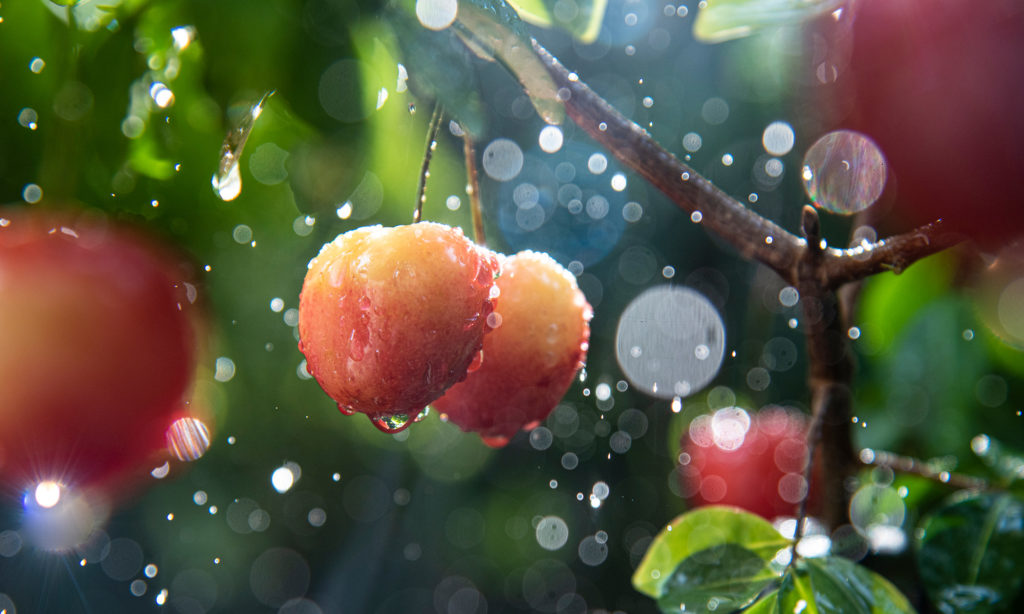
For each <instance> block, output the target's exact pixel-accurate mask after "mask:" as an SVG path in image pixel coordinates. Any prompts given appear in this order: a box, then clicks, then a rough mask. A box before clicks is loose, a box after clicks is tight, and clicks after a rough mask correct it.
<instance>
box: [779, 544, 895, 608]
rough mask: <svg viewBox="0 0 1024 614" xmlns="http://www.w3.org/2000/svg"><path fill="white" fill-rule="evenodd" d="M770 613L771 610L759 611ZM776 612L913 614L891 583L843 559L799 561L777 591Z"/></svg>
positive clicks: (823, 558) (832, 557)
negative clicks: (909, 613) (910, 613)
mask: <svg viewBox="0 0 1024 614" xmlns="http://www.w3.org/2000/svg"><path fill="white" fill-rule="evenodd" d="M761 611H764V612H770V611H772V610H761ZM777 611H780V612H803V613H805V614H833V613H834V614H902V613H908V612H914V608H913V607H911V605H910V602H909V601H907V598H906V597H904V596H903V593H901V592H900V591H899V590H898V589H897V588H896V587H895V586H893V585H892V583H891V582H889V581H888V580H886V579H885V578H883V577H882V576H880V575H878V574H876V573H874V572H873V571H871V570H869V569H867V568H865V567H861V566H860V565H857V564H856V563H854V562H853V561H849V560H847V559H844V558H840V557H836V556H829V557H822V558H814V559H800V560H799V561H798V562H797V564H796V565H795V568H794V569H790V570H789V571H788V572H787V573H786V577H785V578H783V580H782V586H780V587H779V596H778V604H777Z"/></svg>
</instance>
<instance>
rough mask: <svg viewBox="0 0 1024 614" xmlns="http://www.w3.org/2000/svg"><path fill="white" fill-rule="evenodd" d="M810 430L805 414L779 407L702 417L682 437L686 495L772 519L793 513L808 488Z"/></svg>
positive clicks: (695, 501)
mask: <svg viewBox="0 0 1024 614" xmlns="http://www.w3.org/2000/svg"><path fill="white" fill-rule="evenodd" d="M806 431H807V421H806V420H805V419H804V417H803V415H802V414H799V413H796V412H795V411H790V410H786V409H782V408H778V407H775V408H768V409H765V410H762V411H761V412H759V413H757V414H755V415H753V416H751V415H749V414H748V413H747V412H746V411H744V410H742V409H739V408H737V407H728V408H725V409H719V410H718V411H716V412H714V413H713V414H711V415H702V416H698V417H697V418H695V419H694V421H693V422H691V423H690V428H689V430H688V431H687V433H685V434H684V435H683V438H682V442H681V447H682V453H681V454H680V463H681V467H680V487H681V489H682V494H683V495H684V496H685V498H686V499H687V501H688V502H689V503H690V505H692V506H694V507H697V506H701V505H709V504H718V505H734V506H736V507H740V508H743V509H745V510H747V511H749V512H753V513H755V514H758V515H760V516H763V517H764V518H767V519H769V520H771V519H773V518H775V517H777V516H794V515H795V513H796V507H797V504H798V503H799V502H800V499H801V497H802V496H803V494H804V492H806V490H807V483H806V481H805V479H804V476H803V474H804V467H806V465H807V443H806ZM811 498H812V503H813V501H814V495H813V491H812V497H811Z"/></svg>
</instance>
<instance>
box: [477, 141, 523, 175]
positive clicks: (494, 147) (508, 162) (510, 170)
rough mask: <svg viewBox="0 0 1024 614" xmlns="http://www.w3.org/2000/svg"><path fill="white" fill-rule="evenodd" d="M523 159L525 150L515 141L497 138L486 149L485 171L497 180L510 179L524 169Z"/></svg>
mask: <svg viewBox="0 0 1024 614" xmlns="http://www.w3.org/2000/svg"><path fill="white" fill-rule="evenodd" d="M523 160H524V158H523V150H522V149H520V148H519V145H517V144H516V143H515V141H512V140H509V139H495V140H493V141H491V142H490V144H488V145H487V147H486V148H485V149H484V154H483V167H484V172H485V173H487V175H488V176H489V177H490V178H492V179H494V180H496V181H508V180H510V179H513V178H514V177H516V176H517V175H518V174H519V172H520V171H521V170H523Z"/></svg>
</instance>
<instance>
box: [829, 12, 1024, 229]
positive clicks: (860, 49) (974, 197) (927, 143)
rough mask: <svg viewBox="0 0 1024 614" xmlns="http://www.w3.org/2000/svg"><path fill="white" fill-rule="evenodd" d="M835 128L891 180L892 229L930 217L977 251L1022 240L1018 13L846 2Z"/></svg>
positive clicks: (1022, 15) (1023, 96)
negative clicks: (845, 131) (881, 162)
mask: <svg viewBox="0 0 1024 614" xmlns="http://www.w3.org/2000/svg"><path fill="white" fill-rule="evenodd" d="M850 8H851V9H852V12H851V11H847V13H846V14H845V15H844V16H843V19H849V18H852V20H853V24H852V32H853V38H852V41H853V47H852V55H851V56H850V58H849V65H848V67H847V68H845V70H841V71H840V72H839V83H838V84H839V85H840V90H841V92H842V93H841V94H840V97H841V98H842V99H843V101H844V103H849V104H850V107H849V111H850V115H849V117H848V118H847V119H846V120H845V122H844V127H849V128H853V129H855V130H858V131H860V132H863V133H865V134H867V135H868V136H869V137H871V138H872V139H873V140H874V141H875V142H876V143H877V144H878V145H879V147H880V148H881V150H882V152H883V153H884V155H885V157H886V160H887V162H888V165H889V168H890V169H891V176H892V178H893V181H892V182H891V183H892V184H893V185H892V188H893V190H892V192H893V193H894V196H895V201H894V205H893V209H892V211H891V213H890V216H891V217H892V218H895V219H896V220H897V221H898V223H897V224H894V225H893V230H906V229H907V228H908V227H911V226H914V225H920V224H925V223H928V222H932V221H934V220H936V219H938V218H942V220H943V221H944V223H945V224H946V225H947V227H949V228H950V229H952V230H954V231H957V232H960V233H964V234H965V235H967V236H969V237H971V238H972V239H974V240H975V241H977V242H978V243H979V244H980V245H981V246H982V247H985V248H992V249H996V248H998V247H999V246H1001V245H1004V244H1006V243H1007V242H1009V241H1011V240H1013V239H1015V238H1017V237H1020V236H1022V235H1024V201H1022V197H1021V195H1022V194H1024V172H1022V171H1021V169H1024V147H1021V140H1022V139H1024V113H1021V109H1022V108H1024V79H1020V78H1019V76H1020V75H1022V74H1024V4H1022V3H1021V2H1019V1H1018V0H986V1H985V2H975V1H973V0H942V1H936V0H900V1H899V2H894V1H892V0H858V1H857V2H856V3H854V4H853V5H852V6H851V7H850Z"/></svg>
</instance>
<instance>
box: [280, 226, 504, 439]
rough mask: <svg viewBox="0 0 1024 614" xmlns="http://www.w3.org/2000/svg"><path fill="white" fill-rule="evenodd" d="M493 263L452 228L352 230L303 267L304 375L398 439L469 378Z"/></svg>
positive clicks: (483, 328) (487, 308)
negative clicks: (306, 372) (430, 405)
mask: <svg viewBox="0 0 1024 614" xmlns="http://www.w3.org/2000/svg"><path fill="white" fill-rule="evenodd" d="M497 274H498V260H497V257H496V256H495V255H494V254H493V253H492V252H490V251H488V250H486V249H483V248H480V247H478V246H476V245H474V244H473V243H472V242H471V241H469V240H468V239H467V238H466V237H465V236H464V235H463V234H462V231H461V230H460V229H458V228H451V227H448V226H444V225H442V224H434V223H429V222H421V223H417V224H412V225H409V226H397V227H394V228H385V227H381V226H372V227H365V228H358V229H356V230H352V231H349V232H347V233H345V234H342V235H339V236H338V237H337V238H336V239H335V240H334V241H332V242H330V243H327V244H326V245H324V246H323V248H322V249H321V251H320V253H319V255H317V256H316V257H315V258H314V259H313V260H312V261H310V263H309V270H308V272H307V274H306V279H305V282H304V283H303V287H302V294H301V296H300V299H299V337H300V339H301V343H300V349H301V351H302V352H303V354H304V355H305V356H306V361H307V366H308V369H309V372H310V373H311V374H312V375H313V377H315V378H316V380H317V382H318V383H319V384H320V386H321V387H322V388H323V389H324V391H325V392H326V393H327V394H328V396H330V397H331V398H332V399H334V400H335V401H336V402H337V403H338V406H339V409H340V410H341V411H342V412H343V413H346V414H349V413H355V412H361V413H365V414H367V416H369V417H370V419H371V421H372V422H373V423H374V424H375V425H376V426H377V427H378V428H380V429H381V430H384V431H386V432H396V431H399V430H401V429H403V428H405V427H406V426H408V424H409V423H410V422H412V421H414V420H415V417H416V416H417V415H418V414H419V412H420V410H422V409H423V408H424V407H425V406H426V405H427V404H428V403H430V402H431V401H434V400H435V399H437V398H438V397H440V396H441V395H442V394H443V393H444V391H445V390H447V389H448V388H449V387H451V386H452V385H453V384H455V383H456V382H458V381H459V380H461V379H463V378H464V377H466V372H467V369H468V368H469V366H470V363H471V362H472V361H473V360H474V358H475V357H476V356H477V354H478V353H479V351H480V348H481V346H482V344H483V339H484V333H486V332H487V331H488V330H489V328H488V327H487V323H486V322H487V316H488V315H489V314H490V313H491V312H492V311H493V308H494V302H493V298H494V296H493V294H492V293H493V288H494V278H495V276H496V275H497Z"/></svg>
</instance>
